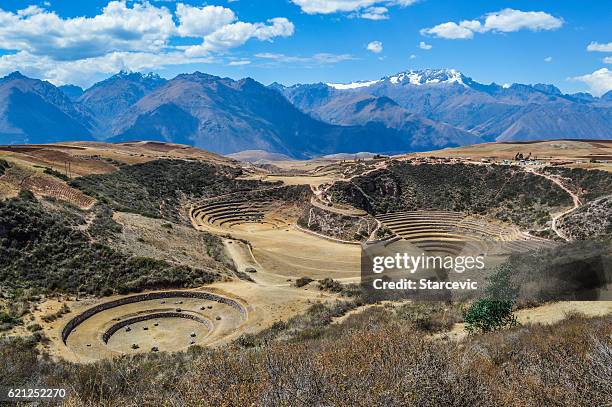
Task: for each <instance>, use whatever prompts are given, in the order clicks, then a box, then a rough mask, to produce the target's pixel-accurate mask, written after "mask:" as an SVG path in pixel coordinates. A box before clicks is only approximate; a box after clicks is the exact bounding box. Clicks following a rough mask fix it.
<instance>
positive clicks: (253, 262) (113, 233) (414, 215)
mask: <svg viewBox="0 0 612 407" xmlns="http://www.w3.org/2000/svg"><path fill="white" fill-rule="evenodd" d="M564 143H581V144H578V145H579V146H584V145H586V143H587V142H570V141H559V142H541V143H530V144H527V145H525V144H521V143H518V144H514V145H510V144H507V143H503V144H497V145H495V146H498V148H497V147H494V145H491V144H489V145H476V146H472V147H469V148H468V147H462V148H460V149H448V150H438V151H432V152H426V153H414V154H407V155H398V156H392V157H388V156H371V157H369V158H367V157H366V158H353V159H351V158H350V157H346V156H343V157H338V158H332V157H327V158H326V157H321V158H318V159H315V160H305V161H304V160H302V161H299V160H287V159H286V157H275V158H280V159H281V161H273V160H271V161H261V160H259V161H255V162H244V161H237V160H234V159H231V158H227V157H223V156H219V155H216V154H213V153H209V152H206V151H204V150H200V149H198V148H194V147H189V146H185V145H178V144H168V143H158V142H127V143H116V144H110V143H101V142H72V143H61V144H59V143H58V144H49V145H27V146H26V145H16V146H5V147H2V148H0V160H2V161H0V162H1V163H2V168H3V174H2V175H1V176H0V185H2V186H3V187H2V197H3V198H2V199H3V200H2V201H0V232H1V233H2V236H4V237H3V239H4V240H0V241H1V242H3V243H2V245H0V250H1V254H2V259H3V260H2V264H0V266H1V269H2V272H1V273H0V286H1V287H2V292H3V297H2V298H1V299H0V309H2V310H3V311H2V312H3V315H5V316H4V317H3V321H4V322H3V323H2V331H3V332H2V336H3V337H4V338H5V340H7V339H8V340H13V341H14V340H18V339H19V338H27V337H28V336H29V335H31V334H32V333H34V335H35V336H36V337H37V338H38V339H37V342H36V344H35V345H34V348H33V349H36V351H37V352H44V353H45V354H47V355H49V356H50V357H51V358H52V359H53V360H54V361H55V362H54V363H76V364H77V365H76V366H80V365H83V366H88V365H90V364H96V366H97V364H98V363H104V362H105V361H107V360H118V361H120V360H123V359H122V358H126V357H128V358H134V359H131V360H135V361H136V360H141V359H139V358H155V357H160V358H166V357H183V356H171V355H188V354H193V355H198V354H199V353H198V352H203V351H204V350H205V349H209V350H211V351H217V350H218V351H219V352H224V349H228V347H229V348H232V349H235V347H236V346H238V348H239V349H248V348H249V347H251V346H255V347H256V348H259V347H262V349H265V347H266V346H285V345H283V344H284V343H292V341H298V342H300V341H303V340H306V339H297V338H308V335H315V337H317V336H316V335H329V334H331V332H333V331H334V330H337V329H340V330H343V329H349V328H345V327H347V326H350V325H352V324H355V322H353V321H359V320H361V319H364V321H365V320H372V321H373V320H376V318H379V317H378V316H375V315H383V314H384V315H387V316H385V317H384V318H387V321H388V322H385V324H387V323H390V324H396V323H401V324H404V323H405V322H399V321H400V320H398V319H397V318H399V317H398V316H397V315H400V313H401V312H404V311H401V310H403V309H405V307H417V308H414V309H413V308H410V311H407V312H409V314H408V315H411V316H410V317H407V318H410V321H411V322H408V324H416V325H414V326H420V325H419V324H420V323H421V322H418V321H420V320H419V319H418V318H421V316H419V315H421V314H420V313H421V312H424V313H425V314H424V315H426V316H422V318H426V320H427V321H430V322H427V324H434V325H431V326H430V325H427V326H428V327H429V328H418V329H426V331H425V332H428V334H427V335H429V336H428V337H429V338H430V339H427V340H429V341H433V343H434V344H437V343H445V341H447V340H449V339H450V340H451V342H455V341H457V342H458V343H469V342H470V341H472V340H473V339H472V336H471V335H466V333H465V332H464V329H465V326H466V325H465V324H466V322H465V321H464V319H463V317H462V316H461V312H460V311H458V310H459V309H460V307H467V306H468V305H469V304H470V303H471V302H472V301H473V299H469V298H468V299H465V298H462V297H457V298H455V299H453V300H452V301H451V302H448V303H446V305H444V306H445V307H447V308H446V310H445V311H444V312H443V313H442V314H439V312H440V310H438V308H436V306H435V305H434V303H430V304H427V303H423V304H421V303H419V302H414V301H406V300H401V299H396V300H389V301H387V300H380V299H376V298H371V297H369V296H368V295H367V294H366V292H365V291H363V289H362V287H361V286H360V282H361V267H362V266H361V262H362V249H363V248H367V247H368V246H369V245H376V244H383V245H389V247H394V246H393V245H394V244H396V243H397V242H400V243H401V244H407V245H409V247H412V248H415V249H416V250H419V251H422V252H423V253H427V254H428V255H432V256H457V255H479V254H483V253H484V254H487V255H488V256H491V259H495V260H494V261H495V262H499V263H504V262H506V261H509V263H508V264H512V266H511V267H514V268H515V270H516V273H515V274H514V275H513V277H512V278H513V279H514V280H513V281H515V283H516V284H518V286H519V287H522V288H521V289H520V293H519V295H520V299H519V300H518V301H517V303H516V307H517V308H516V313H517V315H518V316H519V318H520V321H521V322H522V323H523V324H525V326H527V327H530V328H529V329H540V328H537V327H539V326H540V324H553V325H554V324H565V323H573V322H566V318H565V317H564V316H566V315H567V316H568V318H570V320H568V321H571V316H572V315H581V316H580V318H586V319H585V321H596V319H592V318H598V317H599V318H609V317H608V315H609V313H610V304H611V302H610V301H612V299H611V298H610V297H609V296H608V294H607V293H608V289H606V288H605V287H606V286H605V285H604V288H601V287H600V289H597V290H595V291H588V292H587V293H586V294H584V295H583V294H580V293H581V291H574V289H569V290H568V289H567V288H564V287H565V286H564V285H563V284H565V283H563V284H562V283H561V282H562V281H564V280H563V278H564V277H563V275H565V274H564V273H566V272H569V270H571V269H572V268H573V267H574V266H572V264H574V263H572V262H573V261H574V260H573V258H572V257H571V256H572V253H591V252H594V253H596V254H595V256H604V257H603V258H604V259H609V249H610V247H609V238H610V236H611V235H610V230H609V227H608V226H609V225H608V224H609V222H608V220H609V219H610V217H611V216H612V213H611V212H610V211H609V208H608V207H607V206H606V205H607V199H608V197H609V196H610V195H612V190H611V189H610V185H612V182H609V181H610V179H611V178H610V177H611V175H610V172H609V171H608V168H607V167H606V165H607V164H606V163H603V162H600V163H599V167H597V169H587V168H590V167H589V166H583V165H580V164H581V163H580V162H579V161H580V160H581V159H580V158H577V157H576V156H573V155H561V154H559V155H557V154H556V153H555V148H556V146H558V145H563V144H564ZM593 143H594V144H593V147H592V150H589V151H590V152H589V153H590V154H597V155H600V154H601V151H600V149H602V148H605V147H607V144H606V143H598V144H595V142H593ZM485 146H486V149H484V150H483V148H485ZM525 147H528V148H529V151H530V152H532V155H533V156H535V155H536V154H537V156H538V158H537V160H536V158H535V157H534V160H533V162H529V163H527V162H521V161H520V160H518V161H515V160H514V159H513V158H514V156H515V155H516V154H517V152H518V150H520V151H524V149H525ZM495 148H497V151H499V152H500V154H498V156H497V157H492V156H491V154H490V151H493V150H494V149H495ZM584 149H585V151H586V150H588V149H587V148H586V147H584ZM561 151H563V152H566V151H567V150H566V149H562V150H561ZM544 152H546V153H544ZM589 153H587V154H589ZM580 155H582V153H580ZM544 156H545V157H544ZM485 157H486V159H484V160H483V158H485ZM557 161H566V163H564V164H562V165H553V163H557ZM568 161H569V162H568ZM466 180H469V182H466ZM604 220H605V222H607V223H605V222H602V221H604ZM25 225H29V226H28V229H27V231H26V230H24V229H23V227H24V226H25ZM595 225H600V226H598V227H597V226H595ZM606 225H608V226H606ZM9 241H11V242H13V243H11V244H7V243H8V242H9ZM566 241H567V242H566ZM566 244H567V245H568V246H565V245H566ZM598 253H599V254H598ZM580 255H582V254H579V256H580ZM588 255H589V256H591V254H588ZM606 256H607V257H606ZM566 257H567V259H566ZM508 259H510V260H508ZM589 259H590V258H589ZM590 261H591V260H588V262H590ZM565 262H567V263H565ZM553 264H566V265H564V266H562V267H561V268H560V269H558V270H557V268H556V267H557V266H554V267H553V268H551V265H553ZM588 264H589V265H588V266H585V267H586V268H585V269H584V270H583V272H585V273H590V272H597V271H596V270H595V269H593V268H592V267H595V268H596V267H597V266H596V264H597V263H588ZM591 264H593V266H592V265H591ZM536 270H537V271H536ZM542 275H545V276H548V277H547V284H545V285H542V281H541V277H538V276H542ZM567 275H568V276H569V275H572V272H569V274H567ZM484 276H488V277H487V278H489V277H492V276H493V277H494V276H495V275H494V274H493V275H488V274H484V275H481V276H480V277H479V278H484ZM453 278H454V277H452V276H449V279H450V280H451V281H452V280H453ZM572 278H573V277H572ZM606 284H608V286H609V282H608V283H606ZM577 300H581V301H577ZM441 304H443V303H441ZM418 307H424V309H427V311H418V310H420V309H421V308H418ZM431 307H433V308H431ZM381 309H382V310H384V311H381ZM380 312H382V313H383V314H377V313H380ZM385 313H386V314H385ZM439 315H444V317H440V316H439ZM372 318H374V319H372ZM402 318H403V317H402ZM414 318H417V319H414ZM431 318H442V321H443V322H435V323H434V322H432V321H433V320H432V319H431ZM590 318H591V319H590ZM605 320H607V319H605ZM393 321H395V322H393ZM415 321H416V322H415ZM436 321H437V319H436ZM560 321H561V322H560ZM361 323H362V322H359V324H361ZM376 323H377V324H379V323H382V322H376ZM581 323H582V322H581ZM584 323H589V324H590V323H594V322H584ZM436 324H441V325H436ZM402 326H403V325H402ZM555 326H556V325H555ZM402 329H403V328H402ZM343 335H345V334H343ZM264 343H266V344H274V345H263V344H264ZM432 346H438V345H432ZM236 352H241V351H240V350H238V351H236ZM118 363H121V362H118ZM181 363H183V362H181ZM185 363H186V362H185ZM189 363H191V362H189Z"/></svg>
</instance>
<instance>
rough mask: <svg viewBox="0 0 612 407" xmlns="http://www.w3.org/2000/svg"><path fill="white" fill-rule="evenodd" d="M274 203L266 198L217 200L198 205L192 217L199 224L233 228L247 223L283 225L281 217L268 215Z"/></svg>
mask: <svg viewBox="0 0 612 407" xmlns="http://www.w3.org/2000/svg"><path fill="white" fill-rule="evenodd" d="M272 204H273V203H272V202H271V201H266V200H246V199H232V200H226V201H215V202H210V203H205V204H202V205H199V206H196V207H195V208H193V209H192V211H191V219H192V220H193V221H194V222H195V223H196V224H197V225H208V226H212V227H215V228H224V229H232V228H234V227H237V226H240V225H243V224H245V223H257V224H265V225H269V226H272V227H282V226H284V225H285V223H284V222H283V221H282V220H280V219H275V218H273V217H271V216H267V211H268V209H269V208H270V207H271V205H272Z"/></svg>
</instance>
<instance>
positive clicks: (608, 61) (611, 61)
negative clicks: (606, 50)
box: [603, 57, 612, 64]
mask: <svg viewBox="0 0 612 407" xmlns="http://www.w3.org/2000/svg"><path fill="white" fill-rule="evenodd" d="M603 63H604V64H612V57H605V58H604V59H603Z"/></svg>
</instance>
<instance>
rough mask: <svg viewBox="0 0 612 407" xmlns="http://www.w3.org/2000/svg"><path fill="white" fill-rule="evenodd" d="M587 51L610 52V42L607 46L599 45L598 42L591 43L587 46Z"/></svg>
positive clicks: (611, 46)
mask: <svg viewBox="0 0 612 407" xmlns="http://www.w3.org/2000/svg"><path fill="white" fill-rule="evenodd" d="M587 51H590V52H612V42H609V43H607V44H600V43H598V42H595V41H594V42H591V43H590V44H589V45H588V46H587Z"/></svg>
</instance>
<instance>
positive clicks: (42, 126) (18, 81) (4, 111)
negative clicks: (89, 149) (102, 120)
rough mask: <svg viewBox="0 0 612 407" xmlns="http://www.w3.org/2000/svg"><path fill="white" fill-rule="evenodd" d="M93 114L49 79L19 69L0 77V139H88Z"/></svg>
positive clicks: (32, 140)
mask: <svg viewBox="0 0 612 407" xmlns="http://www.w3.org/2000/svg"><path fill="white" fill-rule="evenodd" d="M93 122H94V121H93V118H92V117H91V115H90V114H89V113H88V112H86V111H85V110H84V109H82V108H81V107H80V106H79V105H75V104H74V103H73V102H72V101H71V100H70V99H69V98H68V96H66V95H65V94H64V93H63V92H62V91H60V90H59V89H57V88H56V87H55V86H53V85H52V84H50V83H49V82H44V81H40V80H37V79H30V78H27V77H25V76H23V75H21V74H20V73H19V72H14V73H12V74H10V75H8V76H5V77H4V78H0V143H2V144H15V143H49V142H54V141H61V140H66V139H67V138H68V139H71V140H91V139H92V133H91V130H92V126H93Z"/></svg>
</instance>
